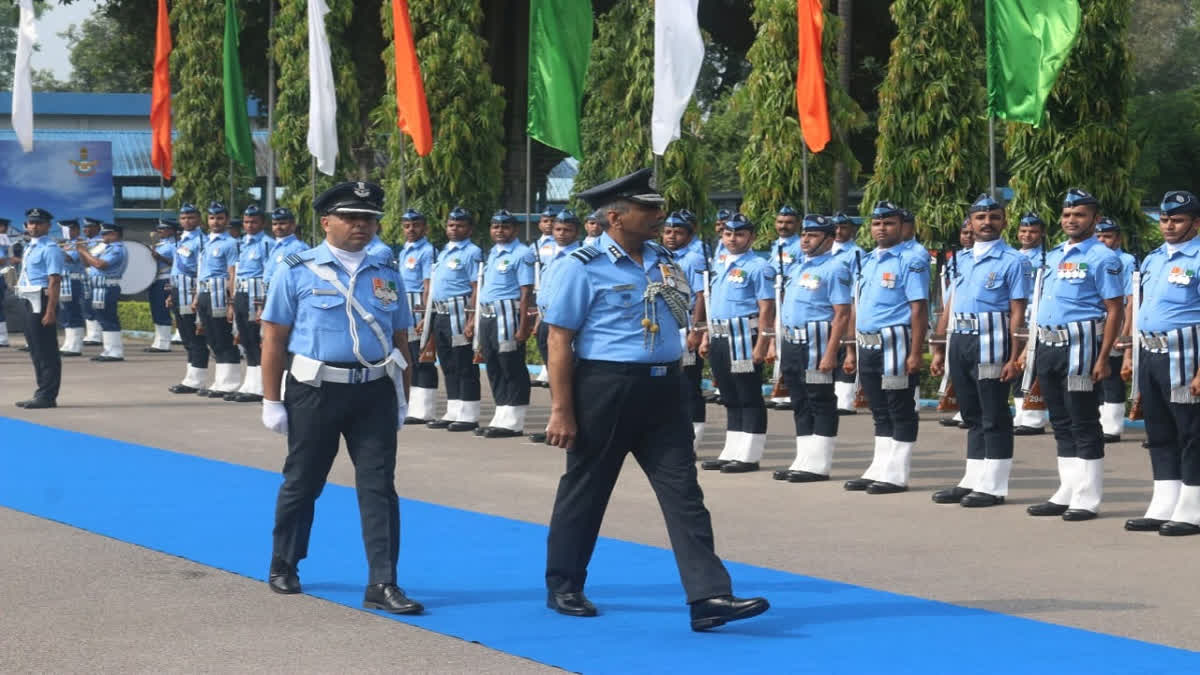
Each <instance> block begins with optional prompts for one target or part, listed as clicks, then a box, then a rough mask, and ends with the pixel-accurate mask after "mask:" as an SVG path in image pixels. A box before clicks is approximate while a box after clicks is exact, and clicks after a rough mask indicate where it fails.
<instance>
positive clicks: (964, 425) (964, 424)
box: [958, 422, 971, 429]
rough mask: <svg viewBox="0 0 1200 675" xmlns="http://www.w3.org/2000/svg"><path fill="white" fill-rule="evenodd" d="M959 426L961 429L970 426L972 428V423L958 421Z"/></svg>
mask: <svg viewBox="0 0 1200 675" xmlns="http://www.w3.org/2000/svg"><path fill="white" fill-rule="evenodd" d="M958 428H959V429H970V428H971V425H970V424H967V423H966V422H959V423H958Z"/></svg>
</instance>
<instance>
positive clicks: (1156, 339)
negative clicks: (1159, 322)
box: [1138, 330, 1170, 354]
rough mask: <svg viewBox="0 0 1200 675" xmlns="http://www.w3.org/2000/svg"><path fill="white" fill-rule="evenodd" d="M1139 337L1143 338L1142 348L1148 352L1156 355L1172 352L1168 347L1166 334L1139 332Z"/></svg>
mask: <svg viewBox="0 0 1200 675" xmlns="http://www.w3.org/2000/svg"><path fill="white" fill-rule="evenodd" d="M1138 335H1139V337H1140V338H1141V342H1142V348H1143V349H1145V350H1146V351H1148V352H1151V353H1154V354H1166V353H1167V352H1168V351H1170V348H1169V347H1168V346H1167V334H1166V333H1154V332H1151V331H1146V330H1142V331H1138Z"/></svg>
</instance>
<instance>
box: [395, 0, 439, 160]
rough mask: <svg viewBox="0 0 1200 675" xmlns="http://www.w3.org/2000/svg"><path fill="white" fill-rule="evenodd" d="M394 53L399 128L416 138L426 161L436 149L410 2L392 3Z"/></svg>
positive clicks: (414, 144) (405, 0)
mask: <svg viewBox="0 0 1200 675" xmlns="http://www.w3.org/2000/svg"><path fill="white" fill-rule="evenodd" d="M392 49H393V50H394V51H395V53H396V126H397V127H399V128H400V131H403V132H404V133H406V134H408V135H409V136H410V137H411V138H412V141H413V147H414V148H416V150H417V154H418V155H420V156H422V157H424V156H425V155H428V154H429V151H430V150H432V149H433V125H432V124H430V122H429V104H428V103H426V101H425V83H424V82H423V81H422V80H421V64H420V63H419V62H418V61H417V44H416V41H415V40H414V39H413V30H412V22H411V21H410V20H409V17H408V0H392Z"/></svg>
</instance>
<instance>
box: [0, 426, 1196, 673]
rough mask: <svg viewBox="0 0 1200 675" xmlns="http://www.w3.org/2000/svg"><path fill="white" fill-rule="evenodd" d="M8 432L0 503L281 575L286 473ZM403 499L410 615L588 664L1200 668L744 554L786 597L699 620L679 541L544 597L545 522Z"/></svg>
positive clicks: (1187, 655)
mask: <svg viewBox="0 0 1200 675" xmlns="http://www.w3.org/2000/svg"><path fill="white" fill-rule="evenodd" d="M0 439H3V440H2V441H0V467H2V469H0V506H6V507H8V508H11V509H15V510H18V511H23V512H26V513H29V514H33V515H35V516H40V517H42V518H47V519H50V520H54V521H58V522H62V523H66V524H68V525H72V526H75V527H78V528H81V529H84V530H87V531H90V532H94V533H97V534H101V535H105V536H108V537H112V538H114V539H118V540H121V541H125V542H129V543H131V544H136V545H139V546H144V547H146V548H149V549H153V550H156V551H162V552H164V553H168V554H171V555H175V556H179V557H182V558H186V559H188V560H193V561H195V562H198V563H201V564H204V565H208V566H212V567H215V568H219V569H223V570H227V571H229V572H233V573H235V574H240V575H244V576H247V577H251V578H254V579H261V578H263V577H264V575H265V573H266V568H267V563H268V561H269V558H270V552H271V551H270V539H271V524H272V513H273V508H274V498H275V492H276V489H277V488H278V485H279V481H280V479H279V477H278V476H277V475H276V474H273V473H269V472H266V471H261V470H259V469H252V468H248V467H243V466H238V465H234V464H227V463H224V462H218V461H214V460H208V459H202V458H197V457H192V456H189V455H183V454H177V453H173V452H168V451H164V450H156V449H153V448H148V447H144V446H138V445H133V444H130V443H124V442H120V441H115V440H110V439H105V438H98V437H94V436H88V435H85V434H79V433H74V432H69V431H63V430H59V429H54V428H48V427H42V426H37V425H33V424H29V423H25V422H20V421H16V420H12V419H8V418H3V417H0ZM280 443H282V442H280ZM280 452H281V455H280V457H281V458H282V447H281V448H280ZM401 508H402V512H403V542H402V550H401V566H400V579H401V585H402V586H404V587H405V589H406V590H407V591H408V592H409V593H410V594H411V595H412V596H413V597H415V598H417V599H419V600H421V601H422V602H424V603H425V604H426V606H427V607H428V613H427V614H426V615H424V616H419V617H405V618H397V619H396V620H398V621H403V622H405V623H410V624H412V625H415V626H420V627H423V628H427V629H429V630H432V631H436V632H438V633H444V634H446V635H452V636H456V637H459V638H462V639H464V640H470V641H473V642H479V643H481V644H483V645H486V646H488V647H491V648H493V649H497V650H500V651H503V652H508V653H511V654H516V655H519V656H523V657H527V658H529V659H533V660H535V661H539V662H543V663H546V664H551V665H555V666H559V667H562V668H565V669H568V670H572V671H580V672H586V673H628V672H669V671H678V672H693V673H699V672H721V673H732V672H764V671H768V670H772V671H788V672H819V673H836V672H858V673H861V672H893V673H895V672H917V671H920V672H930V671H936V670H940V669H944V668H945V667H947V666H949V665H952V664H953V665H955V666H956V667H965V668H967V669H968V670H972V671H974V670H980V671H983V672H987V671H990V672H1009V673H1043V672H1053V673H1055V674H1056V675H1066V674H1068V673H1089V674H1092V675H1095V674H1096V673H1116V672H1120V673H1134V672H1167V671H1174V672H1197V671H1200V654H1196V653H1192V652H1187V651H1183V650H1177V649H1171V648H1167V647H1163V646H1160V645H1154V644H1149V643H1144V642H1138V641H1136V640H1129V639H1125V638H1118V637H1112V636H1107V635H1102V634H1098V633H1091V632H1088V631H1083V630H1078V629H1073V628H1065V627H1061V626H1055V625H1051V624H1046V623H1041V622H1038V621H1031V620H1027V619H1022V618H1016V617H1012V616H1008V615H1004V614H997V613H994V612H987V611H982V610H976V609H969V608H966V607H959V606H955V605H949V604H945V603H941V602H933V601H930V600H924V599H921V598H914V597H907V596H903V595H896V594H894V593H886V592H881V591H876V590H871V589H867V588H861V587H857V586H851V585H848V584H842V583H835V582H832V581H826V580H823V579H815V578H812V577H805V576H801V575H797V574H790V573H787V572H781V571H778V570H771V569H764V568H761V567H754V566H751V565H743V564H736V563H733V564H730V565H729V567H730V572H731V573H732V575H733V578H734V580H735V584H736V588H737V590H738V591H739V592H740V593H742V594H746V595H759V594H761V595H766V596H768V597H769V598H770V600H771V603H772V605H773V607H772V609H771V611H770V612H768V613H767V614H766V615H764V616H762V617H759V618H757V619H753V620H750V621H744V622H741V623H736V624H731V625H729V626H726V627H724V628H722V629H719V630H718V631H715V632H713V633H710V634H696V633H692V632H691V631H690V630H689V629H688V625H687V619H688V617H687V608H686V606H685V605H684V604H683V594H682V590H681V588H680V586H679V581H678V576H677V573H676V569H675V563H674V559H673V558H672V556H671V554H670V552H669V551H666V550H663V549H658V548H654V547H650V546H643V545H640V544H632V543H628V542H624V541H616V540H611V539H606V540H601V542H600V545H599V546H598V548H597V550H596V555H595V559H594V561H593V564H592V567H591V570H592V574H591V578H590V579H589V583H588V592H589V594H590V595H591V597H592V599H593V600H595V601H596V602H597V604H598V605H599V606H600V608H601V611H602V612H603V614H602V616H601V617H599V618H595V619H574V618H568V617H560V616H558V615H556V614H553V613H551V612H550V611H549V610H546V609H545V608H544V606H543V602H544V597H545V596H544V591H543V587H542V581H541V579H542V564H543V561H544V555H545V537H546V529H545V527H543V526H542V525H535V524H531V523H525V522H519V521H515V520H509V519H506V518H500V517H496V516H491V515H487V514H481V513H473V512H470V511H463V510H459V509H453V508H447V507H444V506H438V505H436V504H428V503H424V502H417V501H408V500H405V501H403V504H402V506H401ZM546 510H547V513H549V510H550V504H549V503H547V504H546ZM647 517H650V518H657V517H658V516H657V514H647ZM358 523H359V520H358V512H357V504H356V502H355V498H354V492H353V490H351V489H349V488H346V487H341V486H335V485H330V486H329V487H327V488H326V490H325V493H324V495H323V496H322V497H321V500H320V503H319V504H318V507H317V522H316V526H315V528H314V532H313V538H312V546H311V551H312V553H313V555H312V556H311V557H310V558H309V559H308V560H306V561H305V562H304V563H303V564H302V566H301V574H302V578H303V581H304V588H305V591H306V592H307V593H309V594H311V595H314V596H317V597H320V598H324V599H326V600H329V601H332V602H336V603H339V604H343V605H347V606H350V607H358V606H359V605H360V602H361V600H362V584H363V583H364V576H365V568H366V565H365V562H364V557H363V553H362V546H361V540H360V539H359V530H358ZM261 592H262V593H263V594H266V593H268V591H267V589H266V588H265V586H264V587H263V588H262V589H261ZM999 592H1001V593H1004V594H1008V595H1011V594H1013V593H1019V589H1007V590H1004V589H999ZM383 616H387V615H383Z"/></svg>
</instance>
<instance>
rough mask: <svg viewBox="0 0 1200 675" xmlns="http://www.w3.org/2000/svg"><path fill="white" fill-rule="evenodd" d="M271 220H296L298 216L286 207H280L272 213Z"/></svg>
mask: <svg viewBox="0 0 1200 675" xmlns="http://www.w3.org/2000/svg"><path fill="white" fill-rule="evenodd" d="M271 220H291V221H294V220H296V214H294V213H292V210H291V209H289V208H288V207H286V206H280V207H278V208H276V209H275V210H274V211H272V212H271Z"/></svg>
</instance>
